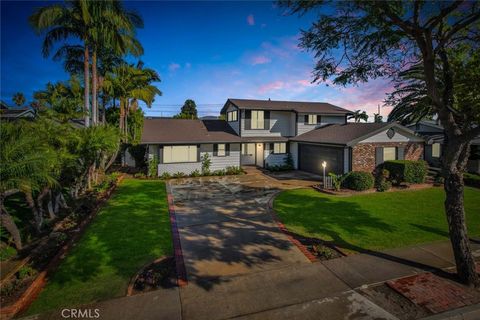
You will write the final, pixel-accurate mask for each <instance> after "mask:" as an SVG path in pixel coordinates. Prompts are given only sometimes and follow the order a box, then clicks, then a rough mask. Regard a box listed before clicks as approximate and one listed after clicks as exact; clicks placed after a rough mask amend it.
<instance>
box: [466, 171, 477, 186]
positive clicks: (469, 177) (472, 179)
mask: <svg viewBox="0 0 480 320" xmlns="http://www.w3.org/2000/svg"><path fill="white" fill-rule="evenodd" d="M463 181H464V182H465V184H466V185H467V186H471V187H476V188H480V175H478V174H473V173H464V174H463Z"/></svg>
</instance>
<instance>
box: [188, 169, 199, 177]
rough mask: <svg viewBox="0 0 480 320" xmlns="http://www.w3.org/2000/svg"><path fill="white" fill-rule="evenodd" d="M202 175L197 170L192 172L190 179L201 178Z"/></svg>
mask: <svg viewBox="0 0 480 320" xmlns="http://www.w3.org/2000/svg"><path fill="white" fill-rule="evenodd" d="M201 175H202V174H201V173H200V171H199V170H198V169H195V170H193V171H192V173H190V177H200V176H201Z"/></svg>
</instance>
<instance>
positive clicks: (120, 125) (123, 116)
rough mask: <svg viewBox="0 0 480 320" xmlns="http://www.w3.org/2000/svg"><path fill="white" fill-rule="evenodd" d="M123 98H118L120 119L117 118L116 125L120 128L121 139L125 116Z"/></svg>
mask: <svg viewBox="0 0 480 320" xmlns="http://www.w3.org/2000/svg"><path fill="white" fill-rule="evenodd" d="M124 101H125V99H123V98H120V119H119V120H118V121H119V123H118V126H119V128H120V135H121V136H122V141H123V132H124V130H123V128H124V123H125V122H124V121H125V120H124V118H125V103H124Z"/></svg>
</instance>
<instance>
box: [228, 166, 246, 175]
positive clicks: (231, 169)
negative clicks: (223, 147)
mask: <svg viewBox="0 0 480 320" xmlns="http://www.w3.org/2000/svg"><path fill="white" fill-rule="evenodd" d="M242 173H243V170H242V168H241V167H236V166H231V167H226V168H225V174H227V175H236V174H242Z"/></svg>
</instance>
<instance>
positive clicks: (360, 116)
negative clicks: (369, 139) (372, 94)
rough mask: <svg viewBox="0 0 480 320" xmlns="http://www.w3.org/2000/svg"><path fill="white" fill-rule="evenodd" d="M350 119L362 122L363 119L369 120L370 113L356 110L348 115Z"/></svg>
mask: <svg viewBox="0 0 480 320" xmlns="http://www.w3.org/2000/svg"><path fill="white" fill-rule="evenodd" d="M348 119H354V121H355V122H356V123H358V122H360V121H361V120H363V121H365V122H367V121H368V114H367V112H366V111H362V110H355V111H354V112H353V114H352V115H350V116H349V117H348Z"/></svg>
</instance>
